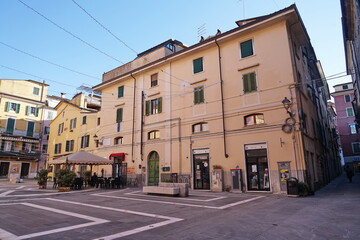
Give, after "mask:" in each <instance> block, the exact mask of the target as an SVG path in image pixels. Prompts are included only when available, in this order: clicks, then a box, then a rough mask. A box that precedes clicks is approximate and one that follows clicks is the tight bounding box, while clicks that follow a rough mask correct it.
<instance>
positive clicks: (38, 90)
mask: <svg viewBox="0 0 360 240" xmlns="http://www.w3.org/2000/svg"><path fill="white" fill-rule="evenodd" d="M39 92H40V88H37V87H34V89H33V94H34V95H39Z"/></svg>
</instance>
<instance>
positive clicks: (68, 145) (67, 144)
mask: <svg viewBox="0 0 360 240" xmlns="http://www.w3.org/2000/svg"><path fill="white" fill-rule="evenodd" d="M69 149H70V141H66V145H65V152H68V151H69Z"/></svg>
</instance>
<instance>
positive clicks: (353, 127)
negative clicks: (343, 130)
mask: <svg viewBox="0 0 360 240" xmlns="http://www.w3.org/2000/svg"><path fill="white" fill-rule="evenodd" d="M349 128H350V134H357V133H358V132H357V125H356V124H355V123H350V124H349Z"/></svg>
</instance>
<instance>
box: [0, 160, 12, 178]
mask: <svg viewBox="0 0 360 240" xmlns="http://www.w3.org/2000/svg"><path fill="white" fill-rule="evenodd" d="M9 166H10V163H9V162H0V178H1V177H7V176H8V174H9Z"/></svg>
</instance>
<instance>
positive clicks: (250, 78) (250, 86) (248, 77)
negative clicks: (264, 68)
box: [243, 72, 257, 93]
mask: <svg viewBox="0 0 360 240" xmlns="http://www.w3.org/2000/svg"><path fill="white" fill-rule="evenodd" d="M243 84H244V93H251V92H255V91H256V90H257V86H256V75H255V72H251V73H247V74H244V75H243Z"/></svg>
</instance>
